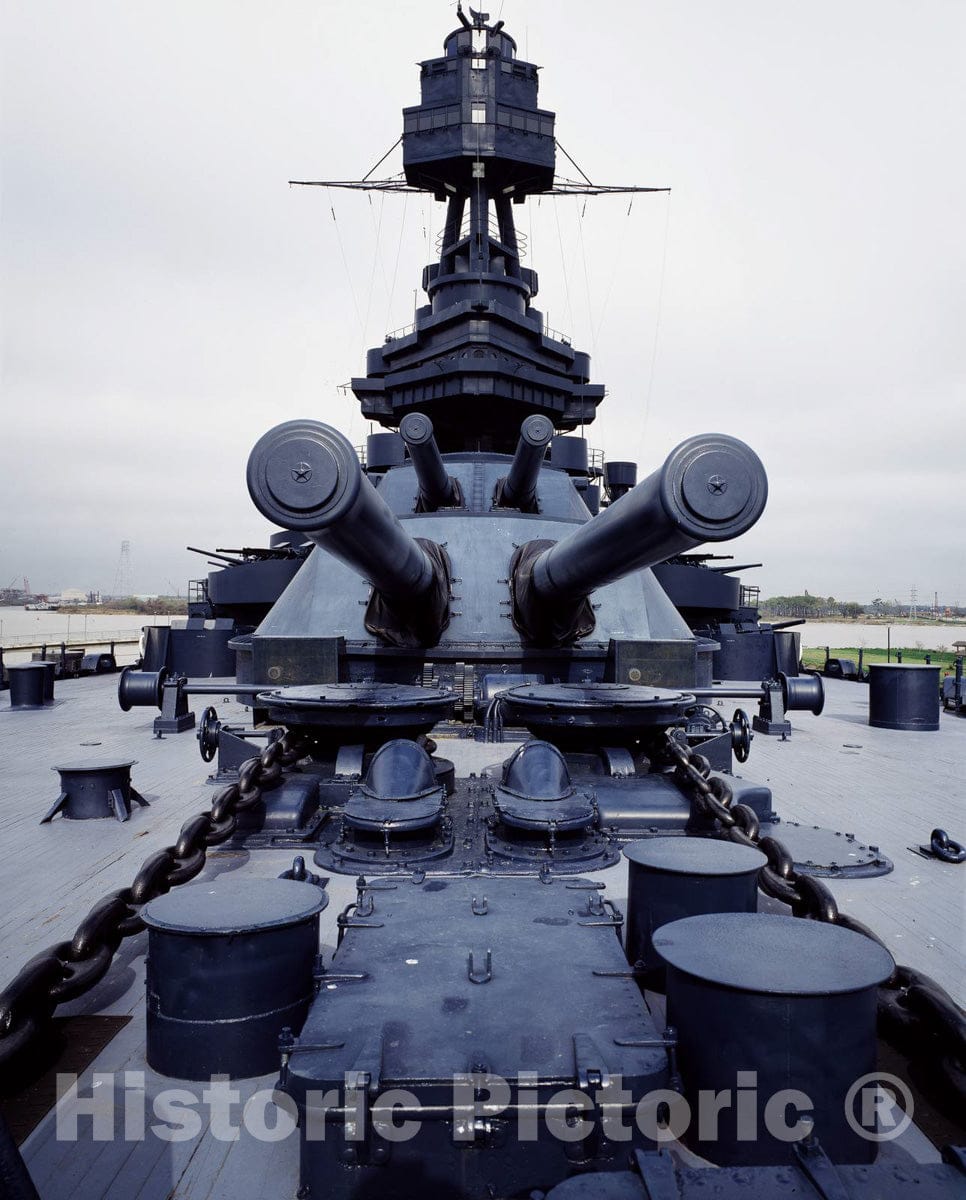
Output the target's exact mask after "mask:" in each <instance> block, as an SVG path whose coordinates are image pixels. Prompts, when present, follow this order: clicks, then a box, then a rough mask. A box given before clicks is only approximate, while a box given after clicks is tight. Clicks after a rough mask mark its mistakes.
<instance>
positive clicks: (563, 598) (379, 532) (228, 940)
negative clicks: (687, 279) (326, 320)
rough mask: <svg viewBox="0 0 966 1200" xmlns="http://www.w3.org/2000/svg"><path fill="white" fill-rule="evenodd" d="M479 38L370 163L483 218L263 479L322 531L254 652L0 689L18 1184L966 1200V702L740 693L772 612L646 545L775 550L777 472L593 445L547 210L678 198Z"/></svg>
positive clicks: (1, 1050)
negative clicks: (576, 149)
mask: <svg viewBox="0 0 966 1200" xmlns="http://www.w3.org/2000/svg"><path fill="white" fill-rule="evenodd" d="M457 15H458V19H459V25H458V27H457V28H456V29H455V30H453V31H452V32H451V33H450V34H449V35H448V36H446V38H445V40H444V44H443V53H442V55H440V56H439V57H435V58H430V59H427V60H426V61H424V62H423V63H421V64H420V67H419V72H420V88H421V98H420V102H419V103H418V104H416V105H413V106H411V107H408V108H406V109H405V110H404V113H403V132H402V149H403V164H404V172H403V175H402V176H399V177H393V178H389V179H384V180H373V179H367V180H363V181H356V182H354V183H353V184H352V186H364V187H368V188H379V189H382V190H384V191H387V192H399V191H402V192H406V191H414V192H419V193H428V194H430V195H431V196H433V197H434V199H435V200H436V201H438V202H439V203H441V204H443V205H445V209H446V218H445V223H444V231H443V235H442V239H441V246H440V255H439V258H438V261H435V262H433V263H431V264H430V265H428V266H427V268H426V269H425V271H424V275H423V281H422V282H423V290H424V292H425V295H426V303H425V304H424V305H423V306H422V307H421V308H419V309H418V310H417V312H416V314H415V317H416V319H415V322H414V324H413V327H412V328H411V329H409V330H407V331H404V332H403V333H401V334H396V335H393V336H391V337H389V338H387V340H386V341H385V343H384V344H383V345H381V346H379V347H376V348H374V349H372V350H371V351H370V352H369V355H368V358H367V363H366V374H365V375H364V376H360V377H358V378H356V379H354V380H353V381H352V389H353V391H354V393H355V396H356V398H357V399H358V401H359V404H360V408H361V411H362V412H363V414H364V415H365V416H366V418H367V419H369V420H371V421H372V422H374V423H376V424H378V425H379V426H381V431H380V432H376V433H373V434H371V435H370V436H369V438H368V440H367V444H366V447H365V451H364V453H363V455H362V456H360V455H358V454H357V453H356V450H355V448H354V447H353V445H352V443H351V442H350V441H349V440H348V439H347V438H346V437H345V436H344V435H343V434H342V433H341V432H340V431H339V430H337V429H335V428H334V427H332V426H330V425H326V424H323V423H322V422H320V421H317V420H315V419H313V418H311V417H302V418H297V419H294V420H289V421H285V422H283V423H282V424H279V425H276V426H274V427H273V428H271V429H269V430H267V431H266V432H265V433H263V434H262V436H261V437H260V438H258V440H257V442H256V443H255V445H254V446H253V448H252V451H251V454H250V456H249V459H248V463H247V468H246V466H245V464H243V463H239V464H238V466H237V469H238V470H239V472H244V473H245V474H246V478H247V484H248V489H249V493H250V495H251V498H252V501H253V503H254V505H255V506H256V508H257V509H258V511H259V512H260V513H261V514H262V515H263V516H265V517H266V518H267V519H268V520H270V521H271V522H272V523H273V524H275V525H276V526H278V527H279V528H280V529H281V530H282V531H284V532H283V533H282V534H281V535H279V537H280V542H279V544H280V545H281V544H282V541H284V544H285V546H286V547H288V548H292V547H294V546H295V545H298V546H299V547H300V548H301V547H304V546H305V545H306V544H309V545H311V546H312V547H313V548H312V550H311V553H310V554H309V555H308V556H307V557H305V558H304V561H303V559H302V556H301V555H300V556H299V557H298V559H295V558H294V557H293V554H291V553H289V552H288V551H286V552H285V553H283V554H281V555H279V556H278V561H281V562H283V563H285V572H286V573H287V574H289V577H288V578H287V580H286V581H285V582H286V586H285V587H284V590H282V591H281V594H280V595H279V596H278V599H277V600H275V602H274V603H272V604H271V606H270V607H269V608H268V611H267V612H266V613H265V614H264V615H262V614H259V615H261V619H260V620H259V621H258V623H257V625H256V627H255V628H254V629H253V630H252V631H251V632H245V631H244V625H243V624H242V623H241V622H239V621H238V620H237V618H238V617H239V616H246V615H247V616H251V613H250V612H248V613H247V614H246V613H242V614H239V613H237V612H236V613H234V614H233V615H232V616H229V617H227V618H226V620H228V621H231V622H232V625H231V628H230V630H227V632H229V633H230V635H231V636H230V642H231V647H230V648H231V650H232V652H233V665H234V668H235V669H234V671H233V672H232V673H231V675H228V673H227V672H226V673H225V674H224V675H222V676H221V677H218V678H213V677H212V676H213V674H214V670H213V668H212V664H211V663H207V666H208V669H203V670H198V671H197V672H196V674H188V673H186V672H185V671H184V669H183V664H181V663H179V661H178V660H176V659H175V660H172V658H171V657H170V656H169V655H168V654H167V651H166V650H165V652H164V653H162V652H161V651H160V650H159V651H158V653H157V654H156V655H155V657H154V658H152V659H150V660H149V661H146V662H142V663H141V664H140V666H139V667H138V668H133V669H127V670H125V671H124V672H123V673H122V675H121V677H120V680H119V681H116V680H112V679H110V678H109V677H103V676H102V677H97V676H95V677H93V678H91V679H89V680H85V681H83V683H82V684H81V683H80V682H75V681H72V680H68V681H60V682H59V684H58V687H57V690H56V693H55V692H54V691H53V689H52V686H51V684H50V681H49V680H48V679H47V677H46V674H45V675H44V677H43V678H41V675H40V673H41V671H42V670H43V668H42V667H41V666H40V665H39V664H38V667H37V668H36V669H34V668H29V669H25V671H24V672H23V676H24V683H23V684H19V683H18V688H17V694H16V695H14V696H12V697H11V703H10V704H9V705H5V706H4V707H3V709H2V710H0V737H4V736H5V737H6V738H7V742H6V746H5V749H6V751H7V761H8V763H9V769H8V771H7V772H6V786H5V804H4V820H5V829H6V831H7V851H8V863H9V867H8V871H7V880H6V888H7V895H8V897H9V898H10V902H9V904H8V905H7V909H6V913H5V919H4V926H3V927H4V945H3V969H4V971H5V973H6V977H7V979H8V982H7V983H6V984H5V986H4V988H3V990H2V992H0V1063H2V1064H3V1070H4V1092H5V1096H6V1097H7V1100H6V1103H5V1113H6V1118H7V1122H8V1124H10V1125H11V1126H12V1132H7V1131H4V1133H3V1138H2V1145H0V1167H2V1174H0V1177H2V1178H3V1180H4V1184H5V1187H6V1189H7V1192H8V1193H9V1194H10V1195H12V1196H15V1197H18V1200H19V1198H20V1197H25V1198H29V1200H33V1198H34V1197H36V1196H40V1197H42V1198H43V1200H56V1198H59V1197H67V1196H82V1197H84V1198H85V1200H87V1198H90V1200H99V1198H101V1197H114V1196H117V1197H121V1196H124V1197H127V1196H131V1197H154V1196H157V1197H181V1198H184V1200H187V1198H188V1197H192V1196H210V1197H229V1196H231V1197H252V1198H253V1200H254V1198H255V1197H259V1198H261V1200H276V1198H278V1200H282V1198H283V1197H284V1198H287V1197H300V1198H302V1200H321V1197H329V1196H334V1197H346V1198H348V1197H369V1196H380V1197H399V1198H404V1197H415V1196H423V1195H434V1196H435V1195H440V1196H448V1197H454V1198H455V1197H466V1198H467V1200H470V1198H472V1200H494V1198H498V1197H505V1198H506V1200H511V1198H514V1197H530V1198H533V1197H544V1196H547V1197H549V1196H553V1197H556V1198H557V1200H566V1198H567V1197H571V1198H573V1197H596V1196H621V1197H642V1198H643V1197H655V1196H661V1197H668V1198H671V1197H693V1196H699V1195H707V1194H716V1195H720V1196H725V1197H726V1196H737V1195H739V1194H741V1195H745V1194H749V1193H754V1194H758V1195H762V1196H768V1197H776V1198H778V1197H785V1196H788V1197H797V1196H803V1195H814V1196H826V1197H830V1198H834V1197H855V1198H856V1200H858V1198H861V1197H870V1198H871V1197H878V1196H899V1195H901V1196H907V1195H911V1196H921V1197H931V1196H936V1197H938V1196H950V1195H966V1155H964V1150H963V1143H964V1135H963V1130H962V1128H961V1126H959V1125H958V1124H957V1121H958V1120H959V1119H960V1117H961V1112H962V1107H961V1102H962V1096H963V1094H964V1087H963V1080H964V1076H963V1065H964V1057H966V1056H964V1046H966V1025H964V1018H963V1014H962V1011H961V1010H960V1009H959V1007H958V1003H957V1002H958V1001H959V1000H960V999H961V995H960V994H959V993H961V989H962V979H963V974H964V973H963V966H964V952H963V944H962V932H961V917H962V912H961V910H962V878H963V875H962V871H963V867H962V864H961V861H957V860H961V859H962V858H964V857H966V854H964V852H963V850H962V847H961V846H960V845H959V843H958V842H956V840H955V830H956V821H957V819H958V817H957V811H956V803H955V797H956V789H955V786H954V782H953V781H954V779H955V777H956V772H957V770H960V771H961V763H962V756H963V751H964V749H966V741H964V739H966V722H963V721H962V720H961V718H960V717H959V716H958V715H957V714H956V713H955V712H952V711H949V712H943V713H940V712H939V693H938V672H936V679H935V680H933V679H932V675H929V676H928V677H927V676H924V675H921V674H917V673H916V672H917V669H915V668H908V669H907V670H906V671H905V672H901V671H900V673H899V674H898V675H896V676H894V677H891V678H890V679H889V680H888V684H889V686H890V687H892V688H894V689H898V691H899V692H900V693H901V696H900V703H899V710H900V711H898V712H894V711H892V710H891V709H889V708H888V705H886V704H884V703H881V701H883V699H884V697H883V696H882V695H879V697H878V698H879V700H880V719H879V720H878V722H876V721H873V722H872V723H871V724H870V722H869V719H868V718H869V713H868V711H866V710H865V705H866V704H868V703H869V702H870V701H869V700H867V699H866V697H865V694H864V692H862V691H861V690H857V689H854V688H851V687H850V686H849V685H848V683H846V682H845V681H843V680H835V679H829V680H825V681H822V680H821V679H819V678H817V677H816V676H814V675H808V674H799V673H798V670H797V663H796V662H795V661H794V659H795V658H796V657H797V656H796V655H795V654H794V651H793V649H792V651H791V652H790V647H792V648H793V647H794V642H793V641H791V637H792V635H785V637H784V638H783V637H781V633H782V632H783V631H779V632H778V633H774V632H773V631H771V630H766V631H764V634H765V636H762V635H760V634H759V635H755V638H756V641H755V646H756V649H755V651H754V652H753V653H744V652H741V653H738V654H737V655H736V656H734V657H733V659H732V661H734V662H738V663H740V664H741V666H740V667H733V668H732V669H731V670H730V671H728V672H722V671H720V670H716V664H715V661H714V655H715V654H716V653H720V651H721V645H720V643H719V642H717V641H716V635H722V638H723V637H724V635H725V634H728V633H729V630H727V629H725V628H723V626H726V625H728V624H729V623H730V624H734V622H729V621H728V620H726V619H724V620H723V619H722V618H726V617H728V616H730V615H731V614H734V613H739V615H740V610H741V608H742V606H741V605H738V606H737V608H736V606H735V605H734V603H723V604H721V605H718V606H713V605H705V606H704V607H705V609H706V611H707V610H710V609H714V611H715V613H716V614H717V615H716V621H717V624H706V625H700V624H699V622H697V621H695V620H692V621H690V622H689V621H688V620H686V619H685V616H684V615H682V611H680V610H679V608H678V607H676V606H675V604H674V603H672V601H671V599H669V597H668V594H667V592H666V591H665V590H664V589H663V588H662V587H661V585H660V583H659V582H658V579H657V577H656V576H655V572H654V570H653V568H657V569H658V571H660V569H661V568H660V564H662V563H668V562H669V560H670V563H671V565H672V566H673V565H675V564H678V565H680V563H681V561H682V556H686V555H689V554H693V552H694V551H695V550H696V549H698V548H700V547H704V546H705V545H708V544H711V545H714V544H715V543H717V542H722V541H726V540H730V539H733V538H736V537H738V536H740V535H741V534H742V533H744V532H746V531H747V530H749V529H750V528H752V527H753V525H754V524H755V522H756V521H757V519H758V518H759V516H760V515H761V513H762V511H763V509H764V507H765V504H766V502H767V491H768V483H767V475H766V471H765V467H764V465H763V464H762V462H761V461H760V460H759V459H758V456H757V455H756V454H755V452H754V451H753V449H751V448H750V447H749V446H747V445H746V444H745V443H743V442H741V441H739V440H738V439H736V438H734V437H731V436H729V435H727V434H723V433H717V432H710V433H701V434H697V435H695V436H692V437H689V438H688V439H687V440H686V441H684V442H683V443H681V444H680V445H678V446H676V447H667V448H664V450H663V452H659V453H657V454H656V455H655V459H656V461H654V462H653V463H652V464H651V465H650V466H649V468H648V470H647V473H646V474H644V477H643V478H642V479H641V480H640V482H637V477H636V470H635V471H631V470H630V469H628V468H629V465H628V464H626V463H610V464H606V463H605V464H601V465H598V464H597V463H596V462H595V461H594V460H593V458H592V456H591V455H590V454H589V448H588V444H587V441H586V440H585V437H584V431H585V429H586V427H587V426H589V425H591V424H592V422H593V420H594V417H595V415H596V412H597V409H598V407H599V406H600V405H601V404H602V403H603V402H604V400H605V392H604V388H603V385H601V384H599V383H595V382H593V381H592V375H591V365H590V359H589V356H588V355H587V354H585V353H583V352H581V351H579V350H577V349H576V348H575V347H574V346H573V345H572V343H571V342H570V341H569V340H566V339H562V338H560V337H557V336H555V335H554V334H553V333H552V332H550V331H548V330H547V328H546V324H545V321H544V318H543V314H542V313H541V312H540V311H539V310H538V309H537V308H536V307H535V305H534V304H533V300H534V299H535V298H536V296H537V294H538V280H537V276H536V272H535V271H534V270H533V269H532V268H529V267H525V266H523V264H522V261H521V254H520V243H519V239H518V237H517V232H516V223H515V220H514V207H515V206H517V205H522V204H525V203H526V201H527V199H528V198H529V197H534V196H554V195H558V194H561V193H564V194H573V193H574V192H577V193H578V194H593V193H594V192H596V191H601V190H611V191H621V190H640V191H647V190H650V189H645V188H636V189H624V188H622V187H621V186H618V185H614V186H613V187H612V188H608V189H603V188H601V187H597V186H595V185H593V184H589V183H583V184H579V183H578V184H575V183H573V182H570V181H562V180H560V178H559V177H558V175H557V172H556V147H557V143H556V139H555V118H554V114H553V113H552V112H550V111H549V110H546V109H542V108H540V107H539V106H538V102H537V92H538V76H537V68H536V67H535V66H534V65H533V64H532V63H529V62H526V61H524V60H523V59H521V58H520V56H519V55H518V52H517V45H516V42H515V41H514V39H513V38H512V37H511V36H510V34H509V32H508V31H507V29H506V28H505V26H504V24H503V22H502V21H500V20H497V21H495V22H491V20H490V17H489V15H488V14H486V13H481V12H474V11H473V10H472V9H470V10H469V11H468V13H466V12H464V11H463V10H462V8H461V7H458V8H457ZM306 182H310V183H311V182H314V181H306ZM348 182H349V181H341V183H342V184H346V183H348ZM328 186H330V187H331V186H339V184H338V183H337V182H336V181H328ZM642 473H643V472H642ZM702 553H704V552H703V551H702ZM240 557H241V559H242V561H241V562H240V563H239V562H231V563H226V564H225V566H226V567H227V572H228V574H229V575H231V573H232V572H236V571H241V570H242V568H243V567H244V566H246V565H247V563H246V561H245V559H246V556H245V555H241V556H240ZM262 557H263V560H264V561H268V562H272V561H275V558H274V556H272V555H267V556H262ZM685 561H686V560H685ZM703 569H707V568H703ZM238 578H240V577H238ZM216 599H217V597H208V600H209V602H215V601H216ZM231 600H232V601H234V602H237V601H238V596H234V597H232V598H231ZM694 607H695V608H700V607H701V605H695V606H694ZM211 611H214V610H211ZM691 615H692V617H693V615H694V614H691ZM692 626H694V628H692ZM226 629H227V627H226ZM695 630H697V632H696V631H695ZM741 632H743V631H736V634H738V633H741ZM766 643H767V654H766V655H765V656H761V655H759V653H758V649H757V648H758V647H761V646H763V645H765V644H766ZM743 644H744V643H743ZM747 644H748V645H751V641H750V640H749V642H748V643H747ZM776 646H777V647H780V650H776ZM226 647H227V642H226ZM765 658H767V662H766V661H765ZM717 665H718V667H720V665H721V659H720V658H719V659H718V664H717ZM736 672H741V673H743V672H747V673H748V677H747V678H744V679H742V678H741V677H740V673H739V674H736ZM907 681H910V682H907ZM28 682H29V684H30V687H28V686H27V684H28ZM876 689H877V684H876V682H875V681H874V680H873V681H872V682H871V683H870V695H871V694H872V693H873V692H875V691H876ZM878 690H879V692H882V690H883V689H882V686H880V687H879V688H878ZM115 693H116V695H115ZM890 696H891V693H890ZM118 701H119V705H120V710H123V711H119V708H118ZM192 705H204V712H203V713H202V715H201V719H200V721H198V722H197V723H196V720H195V712H194V710H193V708H192ZM216 705H217V709H216V707H215V706H216ZM741 705H745V706H755V705H757V708H758V712H757V717H756V722H755V729H754V731H753V730H752V728H751V722H749V720H748V717H747V715H746V714H745V712H744V710H743V708H742V707H740V706H741ZM933 708H935V710H936V711H935V722H934V723H933V712H932V710H933ZM729 714H731V715H730V719H729ZM192 729H194V734H193V733H192V732H191V731H192ZM753 732H754V733H755V736H754V740H753ZM195 734H196V735H197V736H195ZM910 739H913V742H914V743H915V744H912V745H910ZM917 739H918V741H917ZM923 741H926V742H928V745H926V746H925V747H923V746H922V742H923ZM199 750H200V755H199ZM925 760H928V767H925V766H924V761H925ZM746 764H748V765H747V766H746ZM746 771H747V772H748V774H747V775H746V774H745V772H746ZM209 772H210V775H209V774H208V773H209ZM55 773H56V775H57V776H58V777H59V788H58V783H57V782H56V781H55V780H54V774H55ZM206 776H207V778H206ZM944 829H949V830H951V831H952V834H950V833H946V832H944ZM910 841H912V842H913V843H914V845H913V846H912V847H910V846H909V845H908V843H909V842H910ZM39 864H42V870H41V869H38V866H39ZM85 914H86V915H85ZM54 939H57V940H56V941H55V940H54ZM17 1143H19V1149H18V1145H17Z"/></svg>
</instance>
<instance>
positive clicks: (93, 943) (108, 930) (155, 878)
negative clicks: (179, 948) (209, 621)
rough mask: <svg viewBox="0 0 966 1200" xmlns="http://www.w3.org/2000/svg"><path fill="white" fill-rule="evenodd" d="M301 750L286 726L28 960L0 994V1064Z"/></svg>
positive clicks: (106, 960) (223, 837)
mask: <svg viewBox="0 0 966 1200" xmlns="http://www.w3.org/2000/svg"><path fill="white" fill-rule="evenodd" d="M304 753H305V749H304V738H303V737H302V735H301V734H298V733H295V732H293V731H291V730H290V731H288V732H287V733H285V734H284V735H283V736H282V737H281V738H278V739H277V740H275V741H273V742H270V743H269V744H268V746H266V748H265V749H264V750H263V751H262V753H261V755H259V756H258V757H256V758H250V759H247V760H246V761H245V762H244V763H243V764H242V766H241V769H240V770H239V772H238V780H237V782H235V783H232V784H229V785H228V786H227V787H225V788H222V790H221V791H219V792H218V793H217V795H216V796H215V798H214V800H213V801H212V805H211V808H210V809H208V810H206V811H205V812H200V813H198V814H197V816H194V817H191V818H190V819H189V820H187V821H185V823H184V825H182V826H181V832H180V833H179V834H178V840H177V841H176V842H175V844H174V845H173V846H165V847H164V849H163V850H157V851H155V853H154V854H152V855H150V856H149V857H148V858H146V859H145V860H144V862H143V863H142V864H141V868H140V870H139V871H138V873H137V875H135V877H134V879H133V881H132V883H131V885H130V887H126V888H121V889H120V890H119V891H115V892H110V893H108V895H106V896H104V897H102V898H101V899H100V900H98V902H97V903H96V904H95V905H94V907H93V908H92V909H91V910H90V912H89V913H88V914H87V916H86V917H85V918H84V919H83V921H81V923H80V924H79V925H78V926H77V929H76V930H75V932H74V936H73V937H72V938H71V940H70V941H69V942H58V943H57V944H56V945H54V946H49V947H48V948H47V949H46V950H42V951H41V952H40V953H39V954H36V955H34V957H33V958H32V959H30V961H29V962H28V963H27V964H26V966H24V967H23V968H22V970H21V971H20V972H19V974H17V975H16V976H15V977H14V979H12V980H11V982H10V983H9V984H8V985H7V986H6V987H5V988H4V989H3V991H2V992H0V1067H3V1066H6V1064H7V1063H8V1062H10V1060H11V1059H13V1057H14V1056H15V1055H17V1054H19V1053H20V1051H21V1050H23V1049H24V1048H25V1047H26V1046H28V1045H29V1044H30V1043H31V1042H32V1041H33V1039H34V1037H36V1036H37V1035H38V1034H39V1033H40V1032H41V1030H42V1029H43V1028H44V1026H45V1024H46V1022H47V1021H48V1020H49V1019H50V1017H51V1016H52V1015H53V1012H54V1009H55V1008H56V1007H57V1006H58V1005H59V1004H65V1003H66V1002H67V1001H68V1000H74V999H76V998H77V997H78V996H82V995H83V994H84V993H85V992H88V991H90V989H91V988H92V987H94V985H95V984H97V983H99V982H100V980H101V979H103V978H104V976H105V975H106V974H107V972H108V970H109V969H110V966H111V963H112V962H113V960H114V955H115V953H116V952H117V949H118V947H119V946H120V944H121V942H122V941H123V939H124V938H126V937H131V936H132V935H133V934H136V933H140V932H141V930H142V929H144V922H143V920H142V919H141V916H140V910H141V907H142V906H143V905H145V904H147V903H148V901H150V900H154V899H156V898H157V897H158V896H163V895H164V894H165V893H166V892H169V891H170V890H171V889H172V888H173V887H177V886H178V885H179V884H182V883H187V882H188V881H189V880H191V879H194V878H195V876H197V875H199V874H200V873H201V872H202V871H203V870H204V867H205V862H206V859H207V853H208V850H209V849H210V848H211V847H212V846H220V845H221V844H222V843H223V842H226V841H227V840H228V839H229V838H230V837H231V836H232V834H233V833H234V832H235V829H236V827H237V823H238V822H237V814H238V813H240V812H243V811H244V810H245V809H249V808H251V807H252V806H253V805H255V804H257V803H258V802H259V801H260V800H261V798H262V793H263V792H264V791H266V790H267V789H268V788H270V787H271V786H273V785H274V784H275V783H277V782H278V780H279V779H280V778H281V777H282V773H283V771H285V770H286V769H287V768H289V767H291V766H294V764H295V763H297V762H298V760H299V759H300V758H302V757H303V756H304Z"/></svg>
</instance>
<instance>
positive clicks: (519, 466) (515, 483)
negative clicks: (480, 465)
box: [496, 413, 554, 512]
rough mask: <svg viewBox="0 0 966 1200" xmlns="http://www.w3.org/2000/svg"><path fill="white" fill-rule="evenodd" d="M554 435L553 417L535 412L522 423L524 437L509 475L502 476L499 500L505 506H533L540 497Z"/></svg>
mask: <svg viewBox="0 0 966 1200" xmlns="http://www.w3.org/2000/svg"><path fill="white" fill-rule="evenodd" d="M553 435H554V428H553V423H552V422H551V420H550V418H549V417H544V416H541V414H540V413H534V414H533V416H530V417H527V419H526V420H525V421H524V422H523V424H522V425H521V426H520V440H519V441H518V442H517V448H516V451H515V452H514V455H513V462H512V463H510V470H509V471H508V472H507V474H506V478H505V479H501V480H500V486H499V489H498V493H497V500H496V502H497V504H498V505H499V506H500V507H501V508H519V509H522V510H523V511H524V512H528V511H530V510H532V509H533V508H534V506H535V504H536V499H537V477H538V476H539V474H540V465H541V463H542V462H543V459H544V455H545V454H546V452H547V447H548V446H549V445H550V439H551V438H552V437H553Z"/></svg>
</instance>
